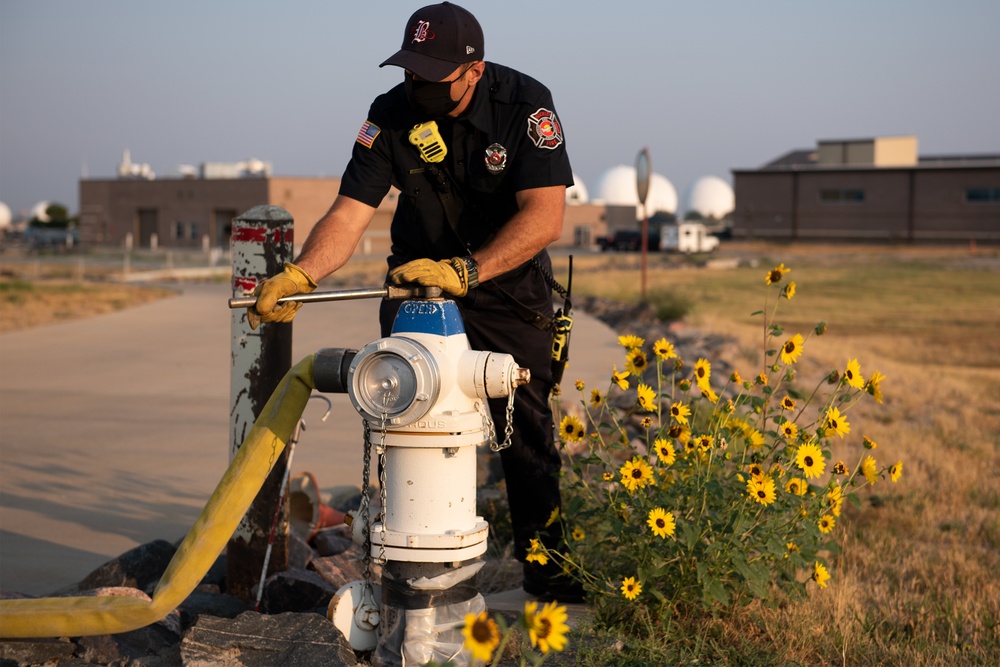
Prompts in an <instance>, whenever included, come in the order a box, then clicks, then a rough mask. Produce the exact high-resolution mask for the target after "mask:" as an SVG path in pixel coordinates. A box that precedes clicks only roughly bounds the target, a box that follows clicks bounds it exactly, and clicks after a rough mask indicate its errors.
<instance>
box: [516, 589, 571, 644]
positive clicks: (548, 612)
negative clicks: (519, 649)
mask: <svg viewBox="0 0 1000 667" xmlns="http://www.w3.org/2000/svg"><path fill="white" fill-rule="evenodd" d="M566 618H567V614H566V607H563V606H556V602H554V601H553V602H549V603H548V604H546V605H545V606H544V607H542V610H541V611H538V603H537V602H528V603H526V604H525V605H524V622H525V624H526V625H527V626H528V636H529V637H530V638H531V645H532V646H534V647H536V648H537V649H538V650H539V651H541V652H542V653H548V652H549V651H561V650H563V649H564V648H566V634H567V633H569V626H568V625H566Z"/></svg>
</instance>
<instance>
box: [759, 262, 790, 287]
mask: <svg viewBox="0 0 1000 667" xmlns="http://www.w3.org/2000/svg"><path fill="white" fill-rule="evenodd" d="M789 271H791V269H788V268H785V263H784V262H782V263H781V264H779V265H778V266H776V267H774V268H773V269H771V270H770V271H768V272H767V274H766V275H765V276H764V283H765V284H767V285H773V284H775V283H780V282H781V277H782V276H784V275H785V274H786V273H788V272H789Z"/></svg>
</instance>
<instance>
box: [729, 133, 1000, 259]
mask: <svg viewBox="0 0 1000 667" xmlns="http://www.w3.org/2000/svg"><path fill="white" fill-rule="evenodd" d="M733 182H734V191H735V195H736V208H735V211H734V215H733V236H734V237H735V238H744V239H749V238H755V239H796V240H814V239H815V240H852V241H867V240H879V241H902V242H931V241H934V242H940V241H956V242H968V241H970V240H975V241H987V242H998V241H1000V155H967V156H926V157H920V156H918V154H917V138H916V137H913V136H903V137H879V138H874V139H859V140H846V141H845V140H837V141H820V142H818V143H817V146H816V148H815V150H796V151H791V152H790V153H787V154H786V155H784V156H782V157H780V158H778V159H776V160H774V161H772V162H770V163H768V164H766V165H764V166H763V167H761V168H759V169H753V170H750V169H734V170H733Z"/></svg>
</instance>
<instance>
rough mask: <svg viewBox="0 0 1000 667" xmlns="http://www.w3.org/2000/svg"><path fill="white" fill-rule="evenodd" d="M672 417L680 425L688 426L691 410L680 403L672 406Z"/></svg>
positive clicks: (674, 403)
mask: <svg viewBox="0 0 1000 667" xmlns="http://www.w3.org/2000/svg"><path fill="white" fill-rule="evenodd" d="M670 416H671V417H673V418H674V419H675V420H677V423H678V424H687V423H688V417H689V416H691V408H689V407H688V406H686V405H684V404H683V403H681V402H680V401H675V402H673V403H671V404H670Z"/></svg>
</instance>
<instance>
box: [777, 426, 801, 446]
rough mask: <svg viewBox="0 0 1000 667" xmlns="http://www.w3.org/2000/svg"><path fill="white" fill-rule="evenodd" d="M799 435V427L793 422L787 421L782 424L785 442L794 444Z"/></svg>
mask: <svg viewBox="0 0 1000 667" xmlns="http://www.w3.org/2000/svg"><path fill="white" fill-rule="evenodd" d="M798 434H799V427H798V426H796V425H795V422H793V421H785V422H783V423H782V424H781V435H783V436H785V440H787V441H788V442H792V441H793V440H795V436H797V435H798Z"/></svg>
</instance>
